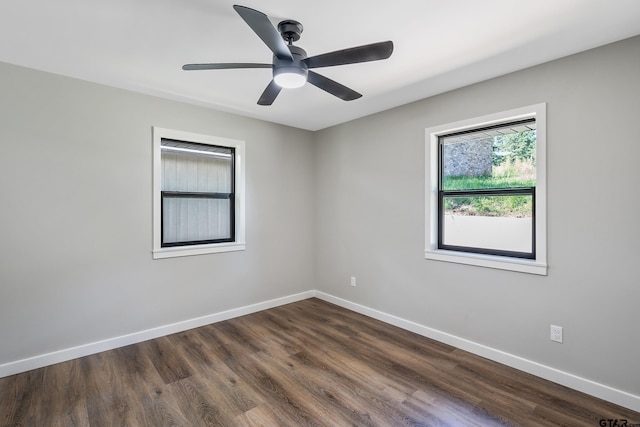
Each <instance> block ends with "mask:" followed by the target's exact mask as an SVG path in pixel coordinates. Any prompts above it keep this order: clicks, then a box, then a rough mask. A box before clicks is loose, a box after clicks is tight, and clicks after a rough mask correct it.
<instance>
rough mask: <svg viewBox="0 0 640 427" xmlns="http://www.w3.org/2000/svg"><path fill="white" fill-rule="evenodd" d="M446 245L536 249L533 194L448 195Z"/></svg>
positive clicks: (444, 241) (513, 250)
mask: <svg viewBox="0 0 640 427" xmlns="http://www.w3.org/2000/svg"><path fill="white" fill-rule="evenodd" d="M442 225H443V229H442V245H443V246H462V247H466V248H482V249H489V250H499V251H511V252H525V253H532V252H533V240H532V239H533V198H532V196H531V195H504V196H472V197H458V196H446V197H444V218H443V224H442Z"/></svg>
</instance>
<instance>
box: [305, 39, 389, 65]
mask: <svg viewBox="0 0 640 427" xmlns="http://www.w3.org/2000/svg"><path fill="white" fill-rule="evenodd" d="M392 53H393V42H392V41H386V42H379V43H372V44H368V45H364V46H358V47H352V48H349V49H342V50H337V51H335V52H329V53H324V54H322V55H317V56H312V57H310V58H307V59H305V60H304V62H305V63H306V64H307V67H309V68H321V67H332V66H334V65H346V64H356V63H358V62H369V61H378V60H380V59H387V58H388V57H390V56H391V54H392Z"/></svg>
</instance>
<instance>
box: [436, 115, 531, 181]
mask: <svg viewBox="0 0 640 427" xmlns="http://www.w3.org/2000/svg"><path fill="white" fill-rule="evenodd" d="M440 141H441V144H442V184H441V186H442V189H443V190H470V189H474V190H478V189H486V188H508V187H534V186H535V185H536V158H535V153H536V130H535V121H529V122H525V123H522V122H518V123H512V124H509V125H501V126H493V127H490V128H484V129H481V130H477V131H473V132H469V133H460V134H452V135H448V136H443V137H440Z"/></svg>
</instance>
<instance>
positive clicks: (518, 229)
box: [425, 104, 547, 274]
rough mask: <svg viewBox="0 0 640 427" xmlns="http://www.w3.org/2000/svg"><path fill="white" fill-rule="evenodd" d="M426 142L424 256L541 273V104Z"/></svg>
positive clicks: (453, 127)
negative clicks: (428, 191)
mask: <svg viewBox="0 0 640 427" xmlns="http://www.w3.org/2000/svg"><path fill="white" fill-rule="evenodd" d="M426 137H427V142H426V145H427V147H426V150H425V151H426V157H427V162H426V165H427V167H428V170H427V183H428V189H429V190H430V194H429V196H430V197H428V198H427V200H426V212H427V219H426V230H427V236H426V249H425V257H426V258H427V259H435V260H441V261H450V262H458V263H464V264H472V265H479V266H485V267H493V268H501V269H508V270H514V271H522V272H528V273H535V274H546V269H547V266H546V179H545V176H546V172H545V142H546V138H545V137H546V115H545V105H544V104H540V105H536V106H532V107H527V108H522V109H518V110H512V111H508V112H503V113H498V114H494V115H491V116H485V117H481V118H476V119H471V120H465V121H462V122H457V123H451V124H448V125H444V126H438V127H434V128H430V129H427V135H426Z"/></svg>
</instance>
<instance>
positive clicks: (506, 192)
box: [437, 119, 537, 260]
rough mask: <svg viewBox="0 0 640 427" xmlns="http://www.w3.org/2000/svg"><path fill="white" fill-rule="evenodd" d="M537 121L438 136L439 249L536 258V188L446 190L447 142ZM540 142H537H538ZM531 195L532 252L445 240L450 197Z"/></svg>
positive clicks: (521, 121)
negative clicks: (447, 206)
mask: <svg viewBox="0 0 640 427" xmlns="http://www.w3.org/2000/svg"><path fill="white" fill-rule="evenodd" d="M535 121H536V120H535V119H525V120H517V121H507V122H503V123H500V124H496V125H491V126H481V127H477V128H473V129H467V130H464V131H460V132H452V133H447V134H443V135H438V219H437V221H438V240H437V248H438V249H443V250H450V251H456V252H467V253H474V254H483V255H496V256H504V257H511V258H522V259H532V260H535V259H536V187H535V186H533V187H507V188H494V189H477V190H443V188H442V187H443V182H444V140H445V138H449V137H452V136H459V135H465V134H470V133H476V132H482V131H487V130H493V129H498V128H504V127H505V126H514V125H522V124H526V123H535ZM536 143H537V142H536ZM518 195H526V196H531V200H532V208H531V210H532V212H531V252H517V251H508V250H500V249H490V248H479V247H473V246H457V245H447V244H445V243H444V242H443V240H444V231H445V230H444V217H445V213H444V209H445V203H444V200H445V198H447V197H477V196H498V197H500V196H518Z"/></svg>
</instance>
